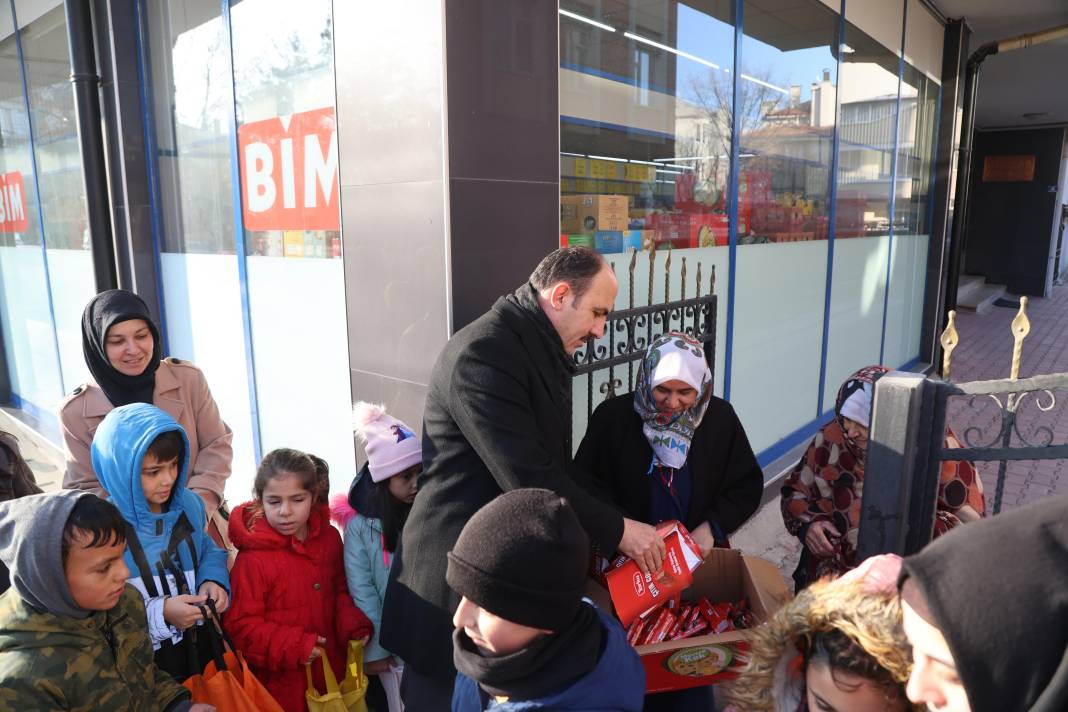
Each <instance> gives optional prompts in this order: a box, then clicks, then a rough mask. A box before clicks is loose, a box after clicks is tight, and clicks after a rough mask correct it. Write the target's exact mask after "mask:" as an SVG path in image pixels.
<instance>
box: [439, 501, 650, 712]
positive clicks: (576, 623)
mask: <svg viewBox="0 0 1068 712" xmlns="http://www.w3.org/2000/svg"><path fill="white" fill-rule="evenodd" d="M448 557H449V563H448V568H447V569H446V571H445V579H446V580H447V581H448V583H449V586H450V587H452V589H453V591H455V592H456V593H457V594H459V595H460V596H461V597H462V598H461V599H460V605H459V606H458V607H457V609H456V614H455V615H454V616H453V619H452V622H453V625H454V626H455V627H456V630H455V631H454V632H453V660H454V662H455V663H456V670H457V673H456V684H455V686H454V688H453V697H452V709H453V712H480V711H481V710H493V711H494V712H533V711H534V710H583V711H584V712H594V711H596V710H601V711H604V712H608V711H609V710H612V711H617V712H640V710H641V709H642V704H643V702H644V698H645V670H644V668H643V667H642V663H641V661H640V660H639V658H638V654H637V653H636V652H634V648H632V647H631V646H630V645H629V644H628V643H627V638H626V634H625V633H624V631H623V627H622V626H621V625H620V624H619V621H617V620H614V619H613V618H611V617H609V616H607V615H605V614H604V613H603V612H601V611H600V610H599V609H597V607H596V606H594V605H593V604H592V603H590V602H589V601H587V600H585V599H584V598H583V591H584V590H585V588H586V571H587V568H588V563H589V540H588V539H587V537H586V532H585V531H584V530H583V529H582V524H581V523H580V522H579V519H578V515H576V514H575V511H574V510H573V509H572V508H571V505H569V504H568V503H567V500H565V499H564V498H562V497H560V496H559V495H557V494H556V493H554V492H551V491H549V490H546V489H518V490H512V491H510V492H506V493H505V494H502V495H500V496H499V497H497V498H496V499H494V500H493V501H492V502H490V503H489V504H487V505H486V506H485V507H483V508H482V509H480V510H478V511H477V512H475V515H474V516H473V517H471V519H470V520H468V522H467V524H466V525H465V526H464V528H463V531H461V532H460V537H459V538H458V539H457V540H456V546H455V547H453V550H452V551H450V552H449V554H448Z"/></svg>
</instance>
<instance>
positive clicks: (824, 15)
mask: <svg viewBox="0 0 1068 712" xmlns="http://www.w3.org/2000/svg"><path fill="white" fill-rule="evenodd" d="M779 5H783V7H779ZM803 9H804V11H803V12H799V11H798V7H797V4H796V3H790V4H789V6H786V5H785V4H784V3H781V2H780V3H770V4H769V3H767V2H761V3H750V2H747V3H746V4H745V11H744V17H745V27H744V29H745V40H744V44H743V47H742V56H743V58H744V64H743V67H742V75H741V78H742V81H741V82H740V84H739V87H738V91H739V110H738V119H739V139H740V147H741V152H740V155H739V164H740V172H739V176H738V179H739V182H738V242H739V244H752V243H757V244H759V243H768V242H798V241H803V240H825V239H827V236H828V215H829V212H830V210H829V207H830V206H829V205H828V200H829V196H830V176H831V156H832V148H833V140H834V124H835V97H836V91H837V87H836V82H837V57H836V52H835V38H836V36H837V34H838V16H837V15H836V14H835V13H833V12H832V11H831V10H829V9H828V8H826V7H825V6H824V5H823V4H822V3H820V2H809V3H806V4H804V6H803Z"/></svg>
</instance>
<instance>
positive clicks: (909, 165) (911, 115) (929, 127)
mask: <svg viewBox="0 0 1068 712" xmlns="http://www.w3.org/2000/svg"><path fill="white" fill-rule="evenodd" d="M938 93H939V88H938V84H937V83H936V82H934V81H933V80H931V79H929V78H928V77H927V76H926V75H925V74H924V73H923V72H921V71H919V70H918V69H916V68H914V67H912V66H910V65H908V64H906V65H905V72H904V74H903V75H902V81H901V118H900V120H899V127H898V149H897V150H898V157H897V191H896V195H895V198H894V231H895V233H897V234H905V235H921V234H926V233H927V232H928V231H929V230H930V227H929V225H928V221H929V216H930V213H929V205H930V192H931V161H932V160H933V158H934V140H935V114H936V112H937V107H938Z"/></svg>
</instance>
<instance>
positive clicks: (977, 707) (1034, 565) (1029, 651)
mask: <svg viewBox="0 0 1068 712" xmlns="http://www.w3.org/2000/svg"><path fill="white" fill-rule="evenodd" d="M898 585H899V587H900V590H901V601H902V606H901V608H902V615H903V623H904V630H905V636H906V637H907V638H908V641H909V644H910V645H911V647H912V659H913V666H912V674H911V677H910V678H909V682H908V686H907V687H906V691H907V693H908V696H909V699H911V700H912V701H913V702H918V703H924V704H926V705H927V706H928V708H929V709H936V710H943V711H944V712H1062V711H1063V710H1068V497H1065V496H1049V497H1046V498H1044V499H1043V500H1041V501H1040V502H1038V503H1036V504H1032V505H1029V506H1027V507H1021V508H1020V509H1017V510H1014V511H1012V512H1009V513H1008V514H1001V515H998V516H996V517H991V518H989V519H984V520H982V521H979V522H976V523H974V524H970V525H968V526H966V527H959V528H957V529H954V530H953V531H951V532H949V533H948V534H946V535H945V536H943V537H940V538H938V539H937V540H935V541H933V542H931V543H930V544H928V545H927V547H926V548H925V549H923V550H922V551H921V552H920V553H918V554H916V555H914V556H910V557H908V558H906V559H905V561H904V563H903V565H902V570H901V575H900V579H899V582H898Z"/></svg>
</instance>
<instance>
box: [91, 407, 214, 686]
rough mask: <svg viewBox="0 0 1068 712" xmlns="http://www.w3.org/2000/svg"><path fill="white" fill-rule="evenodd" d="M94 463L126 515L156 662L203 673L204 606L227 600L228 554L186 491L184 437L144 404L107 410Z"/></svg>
mask: <svg viewBox="0 0 1068 712" xmlns="http://www.w3.org/2000/svg"><path fill="white" fill-rule="evenodd" d="M92 456H93V469H94V470H95V471H96V475H97V478H98V479H99V481H100V484H101V485H103V487H104V489H105V490H106V491H107V494H108V497H109V498H110V499H111V502H112V503H113V504H114V505H115V506H116V507H118V509H119V511H120V512H122V517H123V519H125V520H126V527H127V532H126V553H125V559H126V566H127V567H128V568H129V570H130V579H129V583H130V584H131V585H133V586H134V587H135V588H137V590H138V591H140V592H141V596H142V598H143V599H144V602H145V612H146V614H147V617H148V634H149V638H150V639H151V641H152V647H153V650H154V657H155V662H156V664H157V665H158V666H159V667H161V668H163V669H164V670H166V671H167V672H169V673H170V674H171V675H173V676H174V677H175V678H176V679H178V680H179V681H181V680H184V679H185V678H187V677H189V676H190V675H192V674H195V673H199V672H201V667H202V663H204V662H205V661H206V659H207V658H208V651H209V650H210V648H208V647H207V644H208V642H209V641H208V636H206V635H201V636H199V641H198V640H197V638H198V636H197V635H196V626H197V625H198V624H199V623H200V622H201V621H202V620H203V610H204V604H205V602H206V601H207V599H208V598H211V599H212V601H213V602H214V604H215V607H216V610H218V611H219V612H220V613H221V612H222V611H224V610H225V609H226V608H227V606H228V605H229V600H230V598H229V589H230V574H229V572H228V571H227V569H226V552H225V551H223V550H222V549H220V548H219V547H218V546H216V545H215V543H214V542H213V541H212V540H211V538H210V537H209V536H208V535H207V534H206V533H205V531H204V527H205V522H206V519H205V513H204V503H203V501H202V500H201V499H200V497H198V496H197V495H195V494H193V492H192V491H190V490H189V489H187V486H186V485H187V483H188V479H189V441H188V439H187V437H186V434H185V430H183V429H182V426H180V425H179V424H178V423H177V422H176V421H175V420H174V418H172V417H171V416H170V415H168V414H167V413H165V412H164V411H162V410H160V409H159V408H157V407H155V406H153V405H149V404H147V403H131V404H130V405H125V406H122V407H121V408H116V409H115V410H113V411H111V412H110V413H108V415H107V417H106V418H104V420H103V422H102V423H101V424H100V427H99V428H97V431H96V434H95V435H94V436H93V443H92Z"/></svg>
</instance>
